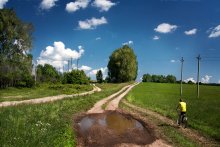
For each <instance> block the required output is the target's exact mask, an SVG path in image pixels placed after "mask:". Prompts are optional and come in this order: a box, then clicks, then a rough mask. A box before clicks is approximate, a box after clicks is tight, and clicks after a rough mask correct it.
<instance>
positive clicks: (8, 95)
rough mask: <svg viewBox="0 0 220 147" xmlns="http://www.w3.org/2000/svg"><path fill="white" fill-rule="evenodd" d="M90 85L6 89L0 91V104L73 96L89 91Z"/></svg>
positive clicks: (48, 85)
mask: <svg viewBox="0 0 220 147" xmlns="http://www.w3.org/2000/svg"><path fill="white" fill-rule="evenodd" d="M92 89H93V87H92V86H91V85H73V84H65V85H63V84H41V85H40V86H37V87H34V88H13V87H10V88H6V89H0V102H3V101H19V100H25V99H33V98H42V97H47V96H54V95H61V94H75V93H80V92H84V91H90V90H92Z"/></svg>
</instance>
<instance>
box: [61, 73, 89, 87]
mask: <svg viewBox="0 0 220 147" xmlns="http://www.w3.org/2000/svg"><path fill="white" fill-rule="evenodd" d="M62 83H63V84H89V78H88V77H87V76H86V74H85V72H84V71H83V70H72V71H71V72H66V73H64V76H63V80H62Z"/></svg>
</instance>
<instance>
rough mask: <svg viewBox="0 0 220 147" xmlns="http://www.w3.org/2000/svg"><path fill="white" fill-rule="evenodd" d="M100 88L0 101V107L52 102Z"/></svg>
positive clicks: (82, 94)
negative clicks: (67, 93)
mask: <svg viewBox="0 0 220 147" xmlns="http://www.w3.org/2000/svg"><path fill="white" fill-rule="evenodd" d="M99 91H101V89H100V88H99V87H97V86H95V85H93V90H91V91H88V92H83V93H79V94H72V95H65V94H63V95H58V96H49V97H44V98H36V99H30V100H23V101H8V102H1V103H0V108H1V107H8V106H16V105H20V104H39V103H47V102H53V101H57V100H61V99H64V98H70V97H77V96H85V95H89V94H93V93H94V92H99Z"/></svg>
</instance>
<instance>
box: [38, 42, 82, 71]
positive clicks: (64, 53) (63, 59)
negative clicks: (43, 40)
mask: <svg viewBox="0 0 220 147" xmlns="http://www.w3.org/2000/svg"><path fill="white" fill-rule="evenodd" d="M78 48H79V51H76V50H73V49H70V48H65V44H64V43H63V42H61V41H58V42H54V44H53V46H47V47H46V49H45V50H42V51H41V54H40V57H39V58H38V60H37V64H42V65H44V64H45V63H47V64H50V65H53V66H54V67H56V68H62V67H63V66H65V65H67V64H68V60H70V59H71V58H72V60H76V59H78V58H80V57H81V56H82V55H83V54H84V49H83V47H82V46H78Z"/></svg>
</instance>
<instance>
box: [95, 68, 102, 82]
mask: <svg viewBox="0 0 220 147" xmlns="http://www.w3.org/2000/svg"><path fill="white" fill-rule="evenodd" d="M96 80H97V82H98V83H102V82H103V74H102V71H101V70H99V71H98V72H97V73H96Z"/></svg>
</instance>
